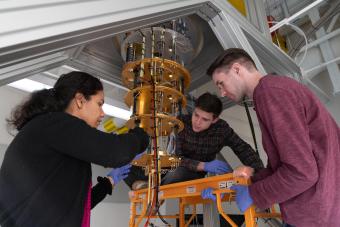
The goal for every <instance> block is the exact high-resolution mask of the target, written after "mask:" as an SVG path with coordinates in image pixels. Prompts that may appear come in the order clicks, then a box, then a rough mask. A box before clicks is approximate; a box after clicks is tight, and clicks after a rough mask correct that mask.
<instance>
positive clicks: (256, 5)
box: [245, 0, 272, 40]
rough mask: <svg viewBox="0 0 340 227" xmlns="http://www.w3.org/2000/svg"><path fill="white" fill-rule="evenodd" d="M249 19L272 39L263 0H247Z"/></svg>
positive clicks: (265, 35)
mask: <svg viewBox="0 0 340 227" xmlns="http://www.w3.org/2000/svg"><path fill="white" fill-rule="evenodd" d="M245 5H246V8H247V16H248V20H250V22H251V23H252V24H253V25H254V26H255V27H257V28H258V29H259V31H260V32H262V34H263V35H264V37H266V38H267V39H268V40H272V38H271V35H270V32H269V26H268V22H267V15H266V10H265V6H264V2H263V1H259V0H245Z"/></svg>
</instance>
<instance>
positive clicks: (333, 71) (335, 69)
mask: <svg viewBox="0 0 340 227" xmlns="http://www.w3.org/2000/svg"><path fill="white" fill-rule="evenodd" d="M308 15H309V18H310V19H311V22H312V24H315V23H316V22H317V21H319V20H320V14H319V11H318V9H317V8H314V9H312V10H311V11H310V12H309V13H308ZM315 35H316V37H317V38H322V37H323V36H325V35H326V31H325V29H324V28H323V27H321V28H320V29H319V30H318V31H316V33H315ZM320 50H321V53H322V56H323V58H324V61H325V62H328V61H332V60H333V59H334V58H335V56H334V53H333V51H332V48H331V46H330V43H329V42H328V40H326V41H324V42H322V43H320ZM326 67H327V70H328V74H329V77H330V79H331V81H332V86H333V93H334V94H337V93H339V92H340V70H339V66H338V64H337V63H335V62H332V63H329V64H327V65H326Z"/></svg>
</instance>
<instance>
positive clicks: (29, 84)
mask: <svg viewBox="0 0 340 227" xmlns="http://www.w3.org/2000/svg"><path fill="white" fill-rule="evenodd" d="M8 86H10V87H14V88H17V89H20V90H23V91H27V92H33V91H37V90H42V89H50V88H52V86H49V85H46V84H43V83H40V82H37V81H34V80H30V79H22V80H17V81H15V82H13V83H10V84H8Z"/></svg>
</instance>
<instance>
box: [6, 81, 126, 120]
mask: <svg viewBox="0 0 340 227" xmlns="http://www.w3.org/2000/svg"><path fill="white" fill-rule="evenodd" d="M8 86H10V87H14V88H17V89H20V90H23V91H26V92H34V91H37V90H41V89H50V88H52V86H49V85H46V84H43V83H40V82H37V81H34V80H30V79H27V78H25V79H22V80H18V81H15V82H13V83H10V84H8ZM103 110H104V113H105V114H106V115H109V116H112V117H117V118H120V119H123V120H129V119H130V116H131V111H128V110H124V109H122V108H118V107H115V106H112V105H109V104H106V103H104V105H103Z"/></svg>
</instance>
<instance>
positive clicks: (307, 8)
mask: <svg viewBox="0 0 340 227" xmlns="http://www.w3.org/2000/svg"><path fill="white" fill-rule="evenodd" d="M323 1H324V0H316V1H314V2H313V3H311V4H310V5H308V6H307V7H304V8H303V9H302V10H300V11H299V12H297V13H294V14H293V15H292V16H290V17H288V18H285V19H283V20H282V21H280V22H278V23H277V24H275V25H274V26H273V27H271V28H270V29H269V30H270V32H271V33H272V32H274V31H276V30H277V29H279V28H281V27H282V26H283V25H285V24H288V23H290V22H292V21H294V20H296V19H297V18H299V17H301V16H303V15H305V14H306V13H307V12H308V11H309V10H311V9H313V8H314V7H315V6H317V5H319V4H320V3H322V2H323Z"/></svg>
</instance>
